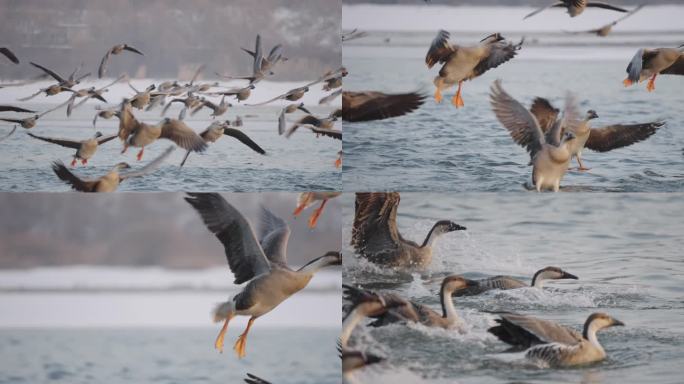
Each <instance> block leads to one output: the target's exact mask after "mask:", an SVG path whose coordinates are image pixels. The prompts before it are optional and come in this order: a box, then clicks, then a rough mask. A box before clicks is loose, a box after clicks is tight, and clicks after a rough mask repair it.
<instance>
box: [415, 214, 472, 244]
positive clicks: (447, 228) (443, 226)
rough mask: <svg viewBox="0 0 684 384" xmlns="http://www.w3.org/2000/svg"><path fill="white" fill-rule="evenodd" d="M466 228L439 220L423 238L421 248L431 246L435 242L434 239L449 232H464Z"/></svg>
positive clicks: (449, 221) (448, 221)
mask: <svg viewBox="0 0 684 384" xmlns="http://www.w3.org/2000/svg"><path fill="white" fill-rule="evenodd" d="M465 230H466V227H464V226H461V225H459V224H456V223H454V222H453V221H451V220H440V221H438V222H436V223H435V225H434V226H432V229H430V232H428V235H427V237H426V238H425V241H424V242H423V245H422V246H423V247H426V246H428V247H429V246H431V245H432V243H433V242H434V241H435V239H436V238H438V237H439V236H441V235H443V234H445V233H449V232H454V231H465Z"/></svg>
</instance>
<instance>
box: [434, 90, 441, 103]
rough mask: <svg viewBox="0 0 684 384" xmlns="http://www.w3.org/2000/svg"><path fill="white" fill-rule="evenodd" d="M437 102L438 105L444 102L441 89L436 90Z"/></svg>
mask: <svg viewBox="0 0 684 384" xmlns="http://www.w3.org/2000/svg"><path fill="white" fill-rule="evenodd" d="M435 101H436V102H437V103H441V102H442V92H440V90H439V88H437V89H436V90H435Z"/></svg>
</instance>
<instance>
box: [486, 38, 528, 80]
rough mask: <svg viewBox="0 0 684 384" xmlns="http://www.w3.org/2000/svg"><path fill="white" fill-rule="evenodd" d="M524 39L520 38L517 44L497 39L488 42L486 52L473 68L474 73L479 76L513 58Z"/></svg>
mask: <svg viewBox="0 0 684 384" xmlns="http://www.w3.org/2000/svg"><path fill="white" fill-rule="evenodd" d="M524 41H525V39H521V40H520V42H519V43H518V44H513V43H509V42H507V41H497V42H495V43H492V44H489V45H488V47H489V50H488V52H487V54H486V55H485V56H484V57H482V58H481V59H480V62H479V63H478V64H477V65H476V66H475V69H473V73H474V75H475V76H480V75H481V74H483V73H485V72H487V71H488V70H490V69H492V68H496V67H498V66H499V65H501V64H503V63H505V62H507V61H509V60H511V59H512V58H514V57H515V55H517V54H518V51H519V50H520V48H521V47H522V44H523V42H524Z"/></svg>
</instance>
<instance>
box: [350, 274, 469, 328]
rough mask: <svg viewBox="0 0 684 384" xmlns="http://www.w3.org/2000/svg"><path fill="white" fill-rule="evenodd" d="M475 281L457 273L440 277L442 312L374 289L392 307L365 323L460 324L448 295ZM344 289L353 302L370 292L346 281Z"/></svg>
mask: <svg viewBox="0 0 684 384" xmlns="http://www.w3.org/2000/svg"><path fill="white" fill-rule="evenodd" d="M476 285H477V282H475V281H472V280H468V279H464V278H463V277H461V276H458V275H451V276H447V277H445V278H444V280H442V286H441V288H440V289H439V300H440V303H441V306H442V313H441V314H440V313H439V312H436V311H435V310H433V309H432V308H430V307H428V306H427V305H424V304H421V303H418V302H415V301H410V300H407V299H405V298H403V297H401V296H399V295H397V294H394V293H375V294H376V295H378V296H379V297H382V299H383V300H384V301H385V303H387V305H390V304H392V305H391V306H392V307H393V308H392V309H389V310H387V311H385V312H384V313H382V314H381V315H379V316H373V318H374V319H375V321H373V322H372V323H370V324H369V325H370V326H372V327H381V326H384V325H388V324H393V323H397V322H412V323H420V324H423V325H425V326H428V327H437V328H444V329H453V328H460V327H461V326H462V325H463V322H462V321H461V319H460V318H459V316H458V314H457V313H456V308H454V302H453V300H452V295H453V294H454V293H457V292H460V291H461V290H463V289H467V288H468V287H472V286H476ZM342 288H343V289H344V296H343V299H344V300H348V301H350V302H351V303H356V302H357V301H358V298H359V297H360V296H361V295H363V294H370V292H369V291H365V290H363V289H360V288H356V287H352V286H349V285H346V284H343V285H342Z"/></svg>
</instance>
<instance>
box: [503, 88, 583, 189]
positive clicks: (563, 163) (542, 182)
mask: <svg viewBox="0 0 684 384" xmlns="http://www.w3.org/2000/svg"><path fill="white" fill-rule="evenodd" d="M490 102H491V104H492V110H493V111H494V114H495V115H496V117H497V119H498V120H499V122H501V124H502V125H503V126H504V127H505V128H506V129H507V130H508V133H510V135H511V137H512V138H513V140H514V141H515V142H516V143H517V144H519V145H521V146H523V147H525V149H526V150H527V152H529V154H530V163H529V164H530V165H532V185H534V187H535V189H536V190H537V192H540V191H542V190H546V189H552V190H553V191H554V192H558V190H559V188H560V182H561V180H562V179H563V176H564V175H565V172H566V171H567V170H568V165H569V164H570V158H571V153H570V150H571V145H572V142H573V140H574V139H575V135H574V134H573V133H572V129H571V126H572V125H576V124H579V118H578V116H577V107H576V105H575V101H574V98H573V97H571V96H570V95H568V97H567V98H566V106H565V112H564V117H563V119H562V120H556V121H555V122H553V126H552V127H551V128H550V129H549V131H548V133H547V134H546V135H545V134H544V131H543V130H542V128H541V127H540V125H539V122H538V121H537V118H535V117H534V115H533V114H532V112H530V111H528V110H527V109H526V108H525V107H524V106H523V105H522V104H520V103H519V102H518V101H517V100H515V99H514V98H513V97H511V96H510V95H509V94H508V93H506V91H504V90H503V88H502V87H501V81H500V80H496V81H494V83H493V84H492V87H491V95H490ZM563 128H567V129H566V131H565V133H563Z"/></svg>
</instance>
